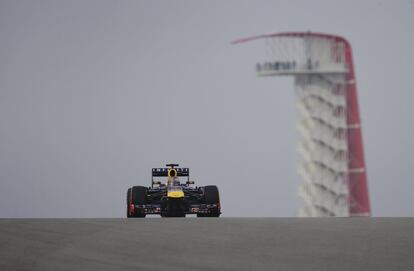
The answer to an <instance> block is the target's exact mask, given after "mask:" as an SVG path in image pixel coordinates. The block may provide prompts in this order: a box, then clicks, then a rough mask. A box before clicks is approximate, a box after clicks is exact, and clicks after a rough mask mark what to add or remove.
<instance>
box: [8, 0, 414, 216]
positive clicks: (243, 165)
mask: <svg viewBox="0 0 414 271" xmlns="http://www.w3.org/2000/svg"><path fill="white" fill-rule="evenodd" d="M413 26H414V2H413V1H43V0H42V1H11V0H10V1H4V0H3V1H0V217H114V216H123V215H124V213H125V210H124V209H125V206H124V205H125V198H124V197H125V191H126V189H127V188H128V186H132V185H134V184H141V185H149V182H150V170H151V168H152V167H157V166H162V165H163V164H165V163H166V162H178V163H180V164H181V165H182V166H188V167H190V168H191V175H192V177H193V179H194V180H195V181H196V183H197V184H200V185H205V184H217V185H218V186H219V188H220V192H221V198H222V205H223V211H224V215H225V216H295V215H296V211H297V207H298V203H299V200H298V199H297V196H296V190H297V185H298V182H299V177H298V176H297V174H296V160H297V154H296V152H295V148H296V146H295V144H296V139H297V135H296V132H295V122H294V121H295V120H296V112H295V105H294V102H295V97H294V91H293V81H292V79H291V78H284V77H280V78H257V77H256V76H255V73H254V63H255V61H256V59H257V57H258V56H260V54H261V53H262V52H261V50H262V49H263V48H262V47H261V46H259V44H258V45H257V46H256V45H246V46H243V45H239V46H232V45H230V41H231V40H233V39H236V38H240V37H245V36H250V35H254V34H261V33H269V32H280V31H306V30H312V31H318V32H327V33H332V34H339V35H342V36H344V37H346V38H347V39H348V40H349V41H350V42H351V44H352V47H353V50H354V51H353V53H354V63H355V66H356V67H355V68H356V76H357V84H358V91H359V99H360V100H359V103H360V111H361V118H362V122H363V136H364V143H365V153H366V161H367V168H368V182H369V188H370V196H371V204H372V209H373V214H374V215H376V216H412V215H414V209H413V208H412V206H413V205H414V197H413V192H412V191H413V190H414V183H413V174H412V171H413V165H414V159H413V153H414V143H413V142H414V141H413V138H414V128H413V119H414V117H413V115H414V108H413V106H412V101H413V98H414V94H413V90H414V89H413V87H412V71H413V68H412V66H413V63H414V54H413V52H412V50H413V48H414V31H413Z"/></svg>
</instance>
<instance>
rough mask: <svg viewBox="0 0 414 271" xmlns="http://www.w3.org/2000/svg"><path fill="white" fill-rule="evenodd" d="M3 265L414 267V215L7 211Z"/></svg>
mask: <svg viewBox="0 0 414 271" xmlns="http://www.w3.org/2000/svg"><path fill="white" fill-rule="evenodd" d="M0 270H100V271H102V270H282V271H289V270H299V271H302V270H304V271H305V270H318V271H323V270H329V271H331V270H347V271H351V270H375V271H378V270H387V271H390V270H414V218H372V219H370V218H342V219H341V218H328V219H321V218H305V219H300V218H218V219H217V218H199V219H197V218H162V219H161V218H147V219H0Z"/></svg>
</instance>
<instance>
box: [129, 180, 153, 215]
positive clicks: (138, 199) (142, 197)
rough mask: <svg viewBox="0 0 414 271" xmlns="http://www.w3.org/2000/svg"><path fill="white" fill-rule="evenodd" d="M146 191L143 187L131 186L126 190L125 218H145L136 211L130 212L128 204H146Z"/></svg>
mask: <svg viewBox="0 0 414 271" xmlns="http://www.w3.org/2000/svg"><path fill="white" fill-rule="evenodd" d="M147 194H148V189H147V188H146V187H144V186H133V187H132V188H129V189H128V192H127V202H128V205H127V217H145V216H146V215H145V214H142V213H137V210H136V209H134V211H133V212H131V210H130V209H129V208H130V204H133V205H134V206H135V205H145V204H146V202H147Z"/></svg>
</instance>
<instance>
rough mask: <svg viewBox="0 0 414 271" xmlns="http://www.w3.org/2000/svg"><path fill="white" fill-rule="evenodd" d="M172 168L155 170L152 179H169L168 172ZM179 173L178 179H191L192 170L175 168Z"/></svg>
mask: <svg viewBox="0 0 414 271" xmlns="http://www.w3.org/2000/svg"><path fill="white" fill-rule="evenodd" d="M169 169H170V168H153V169H152V177H168V170H169ZM175 170H176V171H177V177H189V176H190V169H189V168H175Z"/></svg>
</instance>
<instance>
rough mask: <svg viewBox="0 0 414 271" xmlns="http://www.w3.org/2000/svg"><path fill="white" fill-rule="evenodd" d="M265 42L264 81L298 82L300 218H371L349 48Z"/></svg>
mask: <svg viewBox="0 0 414 271" xmlns="http://www.w3.org/2000/svg"><path fill="white" fill-rule="evenodd" d="M253 40H264V45H265V50H264V51H265V55H264V59H263V60H261V61H260V62H258V63H257V64H256V72H257V74H258V75H259V76H281V75H288V76H293V78H294V82H295V92H296V95H297V104H296V106H297V108H298V116H299V117H298V122H297V130H298V132H299V135H300V139H299V142H298V147H297V149H298V152H299V154H300V157H301V159H300V162H299V165H298V173H299V176H300V177H301V179H302V181H301V184H300V187H299V192H298V193H299V196H300V197H301V198H302V202H303V203H302V205H301V208H300V210H299V216H370V215H371V210H370V203H369V196H368V187H367V176H366V167H365V160H364V150H363V142H362V132H361V121H360V117H359V109H358V99H357V88H356V80H355V73H354V67H353V61H352V50H351V46H350V44H349V42H348V41H347V40H346V39H344V38H342V37H340V36H335V35H328V34H322V33H312V32H287V33H275V34H267V35H260V36H254V37H251V38H246V39H241V40H237V41H235V42H234V43H244V42H249V41H253Z"/></svg>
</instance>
